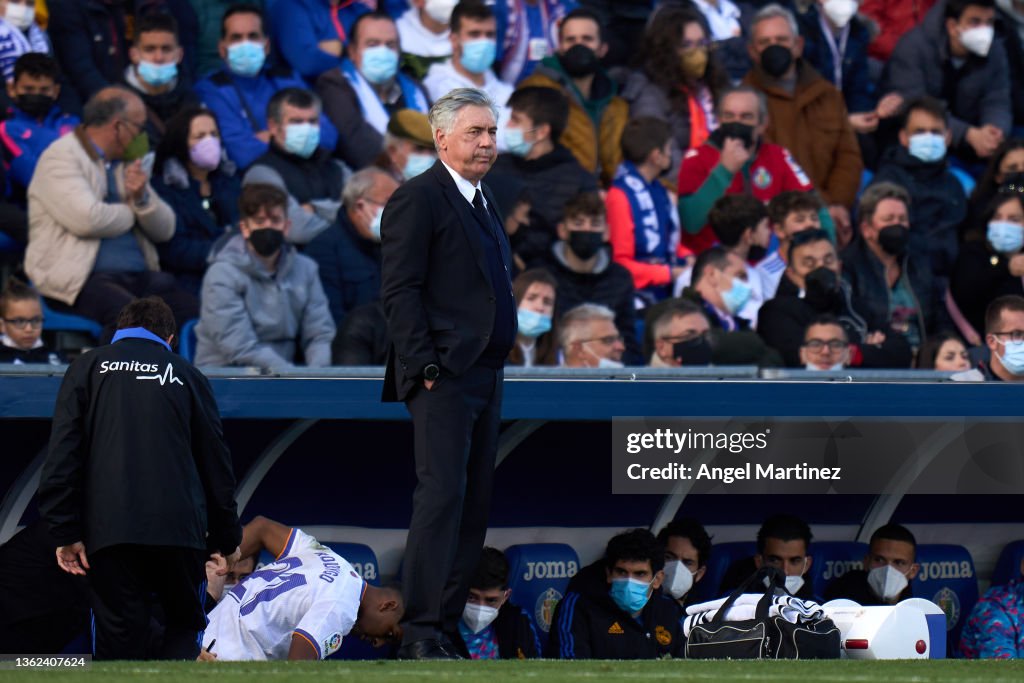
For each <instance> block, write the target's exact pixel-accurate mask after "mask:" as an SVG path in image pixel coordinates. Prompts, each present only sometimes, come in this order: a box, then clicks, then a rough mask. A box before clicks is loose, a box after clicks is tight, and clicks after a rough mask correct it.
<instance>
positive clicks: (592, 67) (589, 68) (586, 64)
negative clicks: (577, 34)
mask: <svg viewBox="0 0 1024 683" xmlns="http://www.w3.org/2000/svg"><path fill="white" fill-rule="evenodd" d="M558 61H559V62H560V63H561V64H562V68H563V69H565V73H567V74H569V75H570V76H571V77H573V78H582V77H583V76H589V75H591V74H593V73H596V72H597V66H598V65H597V54H596V53H595V52H594V51H593V50H591V49H590V48H589V47H587V46H586V45H573V46H572V47H570V48H569V49H568V50H566V51H565V54H563V55H559V56H558Z"/></svg>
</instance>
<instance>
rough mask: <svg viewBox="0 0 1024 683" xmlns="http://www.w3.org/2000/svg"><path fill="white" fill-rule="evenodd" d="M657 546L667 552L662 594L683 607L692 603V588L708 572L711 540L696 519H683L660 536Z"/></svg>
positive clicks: (672, 523) (660, 532)
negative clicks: (670, 597) (665, 594)
mask: <svg viewBox="0 0 1024 683" xmlns="http://www.w3.org/2000/svg"><path fill="white" fill-rule="evenodd" d="M658 543H659V544H660V545H661V546H662V547H663V548H664V549H665V568H664V570H663V571H664V572H665V580H664V581H662V582H661V590H662V592H663V593H668V594H669V595H670V596H672V599H673V600H675V601H676V602H677V603H678V604H679V606H680V607H683V606H685V605H686V604H688V603H691V602H693V600H692V599H691V596H692V590H693V587H694V586H696V585H697V584H698V583H699V582H700V580H701V579H703V578H704V574H705V573H706V572H707V569H708V561H709V560H710V559H711V536H709V535H708V532H707V531H706V530H705V529H704V525H703V524H701V523H700V522H698V521H697V520H696V519H694V518H693V517H683V518H682V519H676V520H673V521H671V522H669V523H668V524H667V525H666V526H665V527H664V528H663V529H662V530H661V531H659V532H658Z"/></svg>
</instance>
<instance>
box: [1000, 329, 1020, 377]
mask: <svg viewBox="0 0 1024 683" xmlns="http://www.w3.org/2000/svg"><path fill="white" fill-rule="evenodd" d="M996 341H998V342H999V343H1000V344H1002V345H1003V353H1002V355H1000V354H998V353H997V354H996V357H997V358H998V359H999V362H1000V363H1002V364H1003V367H1004V368H1006V369H1007V370H1008V371H1009V373H1010V374H1011V375H1015V376H1018V377H1019V376H1021V375H1024V341H1019V342H1015V341H1008V342H1004V341H1003V340H1001V339H999V337H996Z"/></svg>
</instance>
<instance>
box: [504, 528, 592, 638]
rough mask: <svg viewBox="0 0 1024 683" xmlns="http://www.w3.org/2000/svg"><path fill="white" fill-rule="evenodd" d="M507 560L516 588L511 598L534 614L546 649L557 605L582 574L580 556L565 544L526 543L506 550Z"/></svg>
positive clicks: (510, 579)
mask: <svg viewBox="0 0 1024 683" xmlns="http://www.w3.org/2000/svg"><path fill="white" fill-rule="evenodd" d="M505 557H507V558H508V565H509V585H510V587H511V589H512V595H511V597H510V598H509V599H510V600H511V601H512V603H513V604H515V605H519V606H520V607H522V608H523V609H524V610H526V613H527V614H529V615H530V619H532V620H533V625H534V627H535V628H536V629H537V635H538V637H540V641H541V647H544V645H545V644H546V642H547V639H548V631H550V630H551V618H552V617H553V616H554V614H555V606H556V605H558V602H559V600H561V599H562V596H563V595H565V588H566V586H567V585H568V584H569V579H570V578H572V577H573V576H575V574H576V572H577V571H579V568H580V559H579V556H578V555H576V551H575V550H573V549H572V547H570V546H568V545H565V544H564V543H526V544H522V545H513V546H509V547H508V548H506V549H505Z"/></svg>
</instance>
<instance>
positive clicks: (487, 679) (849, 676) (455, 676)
mask: <svg viewBox="0 0 1024 683" xmlns="http://www.w3.org/2000/svg"><path fill="white" fill-rule="evenodd" d="M15 680H16V681H40V682H44V683H58V682H64V681H67V682H68V683H72V682H87V681H96V682H97V683H99V682H102V683H121V682H122V681H124V682H125V683H127V682H128V681H133V682H134V681H142V682H146V681H167V682H173V683H179V682H180V683H200V682H201V681H217V682H220V683H290V682H292V681H314V680H318V681H331V682H340V683H409V682H411V681H452V682H453V683H504V682H505V681H516V682H530V683H533V682H536V683H541V682H545V681H571V682H577V683H603V682H604V681H609V682H614V681H633V682H641V681H679V682H682V681H708V682H709V683H711V682H713V683H734V682H735V683H757V682H758V681H764V682H765V683H790V682H792V683H812V682H818V681H821V682H822V683H826V682H827V683H847V682H849V683H895V682H900V683H903V682H904V681H910V682H915V683H916V682H921V683H925V682H927V683H931V682H933V681H934V682H937V683H944V682H946V681H949V683H1021V681H1024V662H998V661H981V662H968V661H944V660H937V661H908V662H898V661H889V662H855V661H829V662H813V661H807V662H794V661H784V662H698V661H685V660H675V661H655V662H596V661H591V662H557V661H550V662H546V661H532V662H515V661H506V662H438V663H421V662H394V661H380V662H344V661H329V662H302V663H289V662H213V663H207V662H195V663H193V662H103V663H96V664H93V665H92V667H91V668H90V669H89V670H87V671H85V670H83V671H70V670H63V671H55V670H43V671H2V672H0V681H15Z"/></svg>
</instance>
